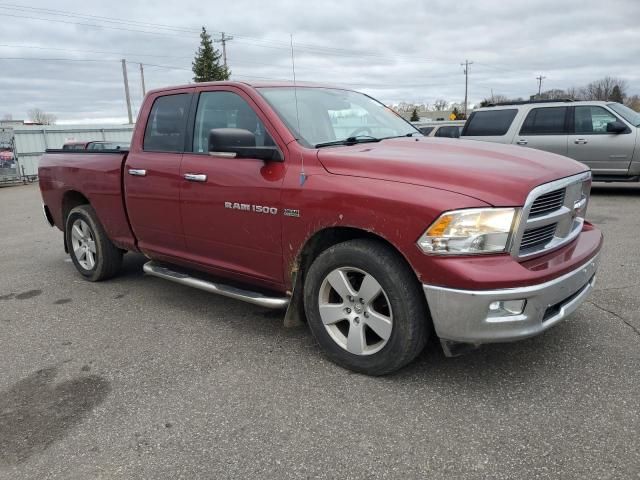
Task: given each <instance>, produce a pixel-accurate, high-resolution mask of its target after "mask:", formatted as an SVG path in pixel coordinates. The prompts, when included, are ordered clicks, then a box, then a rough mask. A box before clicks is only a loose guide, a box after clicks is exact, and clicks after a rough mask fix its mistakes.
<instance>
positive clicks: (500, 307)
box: [489, 300, 527, 316]
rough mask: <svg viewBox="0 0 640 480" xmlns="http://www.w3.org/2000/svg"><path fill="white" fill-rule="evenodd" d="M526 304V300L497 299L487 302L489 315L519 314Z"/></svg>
mask: <svg viewBox="0 0 640 480" xmlns="http://www.w3.org/2000/svg"><path fill="white" fill-rule="evenodd" d="M526 304H527V301H526V300H497V301H495V302H491V303H490V304H489V314H490V315H491V316H508V315H520V314H521V313H522V312H523V311H524V307H525V305H526Z"/></svg>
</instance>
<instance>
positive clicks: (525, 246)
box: [520, 223, 558, 254]
mask: <svg viewBox="0 0 640 480" xmlns="http://www.w3.org/2000/svg"><path fill="white" fill-rule="evenodd" d="M557 226H558V224H557V223H551V224H549V225H544V226H542V227H536V228H530V229H528V230H525V231H524V234H522V241H521V242H520V253H521V254H522V253H527V252H528V251H534V250H536V249H538V248H544V247H545V246H546V245H547V244H548V243H549V242H550V241H551V240H553V237H554V235H555V233H556V227H557Z"/></svg>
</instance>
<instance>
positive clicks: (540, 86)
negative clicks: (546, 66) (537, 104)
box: [536, 74, 547, 100]
mask: <svg viewBox="0 0 640 480" xmlns="http://www.w3.org/2000/svg"><path fill="white" fill-rule="evenodd" d="M545 78H547V77H543V76H542V74H540V76H539V77H536V80H538V100H540V94H541V93H542V81H543V80H544V79H545Z"/></svg>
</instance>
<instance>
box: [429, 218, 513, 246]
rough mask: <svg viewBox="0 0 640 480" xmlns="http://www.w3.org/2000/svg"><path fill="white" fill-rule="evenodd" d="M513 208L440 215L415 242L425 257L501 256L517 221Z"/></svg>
mask: <svg viewBox="0 0 640 480" xmlns="http://www.w3.org/2000/svg"><path fill="white" fill-rule="evenodd" d="M516 213H517V210H516V209H515V208H469V209H466V210H455V211H452V212H447V213H443V214H442V215H440V217H438V219H437V220H436V221H435V222H433V224H431V226H430V227H429V228H428V229H427V231H426V232H424V233H423V234H422V236H421V237H420V238H419V239H418V246H419V247H420V248H421V249H422V251H424V252H426V253H437V254H445V255H446V254H474V253H490V252H504V251H505V250H506V249H507V246H508V245H509V238H510V236H511V230H512V226H513V223H514V219H515V217H516Z"/></svg>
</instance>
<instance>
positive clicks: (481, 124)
mask: <svg viewBox="0 0 640 480" xmlns="http://www.w3.org/2000/svg"><path fill="white" fill-rule="evenodd" d="M639 127H640V114H639V113H637V112H634V111H633V110H631V109H630V108H627V107H625V106H624V105H622V104H620V103H615V102H598V101H570V100H567V101H560V102H559V101H553V102H550V101H538V102H513V103H507V104H499V105H495V106H490V107H485V108H479V109H477V110H475V111H474V112H473V113H472V114H471V116H470V117H469V120H468V121H467V123H466V125H465V128H464V130H463V131H462V136H461V138H464V139H472V140H483V141H486V142H498V143H512V144H516V145H522V146H524V147H531V148H537V149H540V150H546V151H548V152H553V153H558V154H560V155H565V156H567V157H570V158H573V159H575V160H578V161H579V162H582V163H584V164H586V165H587V166H589V167H591V170H592V171H593V176H594V180H596V181H638V180H640V145H639V143H640V136H639V134H638V131H639V130H640V128H639Z"/></svg>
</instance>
